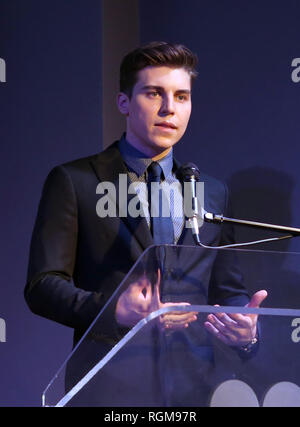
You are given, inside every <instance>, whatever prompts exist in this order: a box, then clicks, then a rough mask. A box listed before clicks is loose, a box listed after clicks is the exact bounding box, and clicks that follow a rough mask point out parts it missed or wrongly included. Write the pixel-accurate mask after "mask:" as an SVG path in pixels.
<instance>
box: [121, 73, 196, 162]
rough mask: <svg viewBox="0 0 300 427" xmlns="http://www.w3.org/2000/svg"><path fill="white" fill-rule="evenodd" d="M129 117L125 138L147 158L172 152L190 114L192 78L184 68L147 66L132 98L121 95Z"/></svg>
mask: <svg viewBox="0 0 300 427" xmlns="http://www.w3.org/2000/svg"><path fill="white" fill-rule="evenodd" d="M118 106H119V109H120V111H121V113H123V114H126V116H127V128H126V138H127V140H128V142H129V143H131V144H132V145H133V146H134V147H136V148H137V149H139V150H140V151H142V152H143V153H145V154H146V155H147V156H148V157H155V156H157V155H159V154H161V153H163V152H164V151H169V150H168V149H170V148H171V147H172V146H173V145H174V144H176V142H178V141H179V140H180V138H181V137H182V136H183V134H184V132H185V130H186V127H187V124H188V121H189V118H190V115H191V108H192V104H191V78H190V75H189V73H188V72H187V71H186V70H185V69H184V68H170V67H166V66H159V67H146V68H144V69H143V70H141V71H139V73H138V81H137V83H136V84H135V86H134V88H133V92H132V97H131V99H129V98H128V96H127V95H125V94H123V93H121V94H119V96H118Z"/></svg>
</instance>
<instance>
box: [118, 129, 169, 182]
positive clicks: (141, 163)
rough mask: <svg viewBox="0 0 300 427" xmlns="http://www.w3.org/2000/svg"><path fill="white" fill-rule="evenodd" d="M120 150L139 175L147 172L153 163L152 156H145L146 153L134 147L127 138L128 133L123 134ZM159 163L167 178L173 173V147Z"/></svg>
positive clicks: (128, 164)
mask: <svg viewBox="0 0 300 427" xmlns="http://www.w3.org/2000/svg"><path fill="white" fill-rule="evenodd" d="M119 150H120V153H121V155H122V157H123V160H124V162H125V163H126V165H127V166H128V168H129V169H131V170H132V171H133V172H135V173H136V174H137V175H138V176H142V175H143V174H144V173H145V172H146V169H147V168H148V166H150V164H151V163H152V159H151V158H149V157H145V154H144V153H142V152H141V151H139V150H138V149H137V148H135V147H133V146H132V145H131V144H130V143H129V142H128V141H127V140H126V133H124V134H123V135H122V137H121V139H120V141H119ZM158 163H159V164H160V166H161V168H162V170H163V173H164V177H165V179H166V178H167V177H168V176H169V175H170V174H171V173H172V169H173V148H172V149H171V150H170V152H169V153H168V154H167V155H166V156H165V157H163V158H162V159H160V160H159V161H158Z"/></svg>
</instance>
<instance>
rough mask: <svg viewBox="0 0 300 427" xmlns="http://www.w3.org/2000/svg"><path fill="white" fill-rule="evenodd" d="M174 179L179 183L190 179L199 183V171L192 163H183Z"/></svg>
mask: <svg viewBox="0 0 300 427" xmlns="http://www.w3.org/2000/svg"><path fill="white" fill-rule="evenodd" d="M176 177H177V178H178V179H179V181H183V182H184V181H190V180H191V178H192V177H194V179H195V180H196V181H200V171H199V169H198V166H196V165H195V164H194V163H190V162H189V163H185V164H184V165H182V166H181V167H180V168H179V169H178V170H177V172H176Z"/></svg>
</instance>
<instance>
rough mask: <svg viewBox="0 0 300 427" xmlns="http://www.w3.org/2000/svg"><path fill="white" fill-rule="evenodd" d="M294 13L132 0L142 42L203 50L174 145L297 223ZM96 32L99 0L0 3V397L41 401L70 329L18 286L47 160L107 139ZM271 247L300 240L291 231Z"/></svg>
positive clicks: (254, 205)
mask: <svg viewBox="0 0 300 427" xmlns="http://www.w3.org/2000/svg"><path fill="white" fill-rule="evenodd" d="M124 19H125V18H124ZM299 22H300V4H299V1H297V0H287V1H283V0H282V1H269V0H264V1H258V0H254V1H251V2H240V1H238V0H228V1H226V2H224V1H221V0H219V1H213V2H207V1H202V0H195V1H192V0H190V1H188V2H182V1H179V0H163V1H162V0H160V1H158V0H152V1H140V28H141V34H140V36H141V41H142V42H146V41H150V40H160V39H163V40H169V41H175V42H182V43H185V44H186V45H187V46H189V47H190V48H191V49H192V50H194V51H196V52H197V53H198V56H199V78H198V81H197V83H196V85H195V86H194V90H193V113H192V118H191V122H190V127H189V129H188V131H187V133H186V135H185V137H184V139H183V140H182V141H181V142H180V143H179V144H178V146H177V147H176V155H177V157H178V158H179V159H180V160H182V161H191V160H192V161H194V162H195V163H197V164H198V165H199V167H200V169H202V170H204V171H205V172H207V173H209V174H211V175H213V176H216V177H218V178H221V179H224V180H226V181H227V182H228V184H229V186H230V188H231V192H232V199H233V206H234V208H235V215H236V216H237V217H243V218H249V219H258V220H263V221H269V222H274V223H281V224H285V225H294V226H300V200H299V197H298V195H299V194H300V192H299V185H300V176H299V175H300V174H299V167H298V164H299V158H300V156H299V154H300V148H299V135H300V120H299V96H300V83H298V84H296V83H294V82H292V80H291V73H292V68H291V62H292V60H293V58H296V57H300V47H299V45H300V43H299V42H300V31H299ZM101 37H102V36H101V1H100V0H72V1H67V0H51V1H50V0H19V1H18V0H1V1H0V57H1V58H4V59H5V61H6V64H7V82H6V83H0V121H1V125H0V147H1V184H0V185H1V221H0V227H1V230H0V231H1V234H0V235H1V253H0V260H1V300H0V317H2V318H3V319H5V321H6V324H7V342H6V343H0V372H1V381H0V384H1V385H0V405H1V406H7V405H13V406H28V405H39V404H40V396H41V392H42V390H43V388H44V387H45V386H46V384H47V383H48V381H49V379H50V378H51V377H52V375H53V374H54V373H55V372H56V370H57V368H58V367H59V365H60V364H61V363H62V362H63V360H64V359H65V357H66V355H67V354H68V352H69V351H70V348H71V339H72V331H71V330H69V329H67V328H65V327H62V326H60V325H58V324H55V323H53V322H50V321H48V320H45V319H42V318H39V317H36V316H34V315H33V314H31V313H30V312H29V310H28V308H27V307H26V305H25V302H24V299H23V288H24V285H25V280H26V269H27V261H28V250H29V243H30V238H31V232H32V227H33V224H34V219H35V215H36V210H37V205H38V201H39V197H40V192H41V188H42V184H43V182H44V179H45V177H46V175H47V173H48V171H49V170H50V169H51V168H52V167H53V166H54V165H56V164H59V163H62V162H64V161H67V160H71V159H74V158H77V157H81V156H85V155H88V154H91V153H94V152H97V151H99V150H100V149H101V147H102V141H101V132H102V130H101ZM116 37H120V38H122V35H120V34H118V29H117V28H116ZM112 72H115V73H116V78H118V70H112ZM237 233H238V238H240V239H243V240H244V239H248V238H252V237H253V238H256V237H257V235H261V233H256V232H255V233H254V232H252V233H251V234H250V233H249V231H248V230H240V229H239V230H237ZM272 248H275V249H279V248H280V249H289V250H297V251H299V250H300V246H299V240H297V239H294V240H293V241H290V242H289V243H288V244H287V243H284V244H282V245H279V244H278V245H277V246H276V247H274V246H272Z"/></svg>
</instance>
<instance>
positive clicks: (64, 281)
mask: <svg viewBox="0 0 300 427" xmlns="http://www.w3.org/2000/svg"><path fill="white" fill-rule="evenodd" d="M195 66H196V56H195V55H194V54H193V53H192V52H190V51H189V50H188V49H187V48H186V47H184V46H182V45H175V44H169V43H165V42H153V43H150V44H148V45H146V46H143V47H141V48H138V49H136V50H135V51H133V52H131V53H129V54H128V55H127V56H126V57H125V58H124V60H123V62H122V64H121V71H120V93H119V94H118V98H117V103H118V108H119V110H120V112H121V113H122V114H124V115H125V116H126V134H124V135H123V136H122V138H121V140H120V141H118V142H115V143H114V144H113V145H111V146H110V147H109V148H107V149H106V150H105V151H104V152H102V153H100V154H97V155H94V156H90V157H88V158H84V159H79V160H76V161H73V162H70V163H66V164H64V165H62V166H58V167H56V168H54V169H53V170H52V171H51V172H50V174H49V176H48V178H47V180H46V183H45V186H44V189H43V194H42V198H41V202H40V206H39V211H38V216H37V220H36V224H35V228H34V232H33V237H32V244H31V252H30V261H29V269H28V281H27V285H26V289H25V296H26V300H27V302H28V304H29V306H30V308H31V309H32V311H33V312H35V313H37V314H39V315H42V316H45V317H47V318H49V319H52V320H55V321H57V322H60V323H62V324H64V325H67V326H70V327H72V328H74V329H75V335H74V343H77V342H78V340H79V338H80V337H81V336H82V335H83V333H84V332H85V330H86V329H87V328H88V327H89V325H90V324H91V322H92V321H93V320H94V318H95V317H96V316H97V315H98V313H99V312H100V310H101V309H102V308H103V307H104V306H105V304H106V302H107V301H108V300H109V299H110V297H111V295H112V294H113V292H114V291H115V290H116V289H117V287H118V285H119V284H120V283H121V282H122V280H123V279H124V277H125V275H126V274H127V273H128V271H129V269H130V268H131V267H132V265H133V264H134V263H135V262H136V260H137V259H138V257H139V256H140V255H141V254H142V253H143V251H145V250H146V249H147V248H148V247H149V246H151V245H153V244H155V243H160V244H161V243H172V244H174V243H176V244H179V245H193V238H192V233H191V230H190V229H187V228H186V227H185V226H184V224H185V219H184V218H183V217H181V218H180V217H179V218H178V217H177V216H176V215H174V214H173V215H171V219H172V221H171V224H170V222H169V223H168V224H167V225H166V226H165V227H171V228H169V230H171V231H169V232H168V235H167V236H166V239H167V240H168V239H170V237H171V240H168V241H167V240H163V241H159V239H160V237H161V235H160V234H159V233H158V236H156V237H154V233H155V230H154V228H155V227H156V226H155V227H154V224H153V222H152V221H153V220H152V218H151V213H150V210H149V204H148V201H147V200H146V201H145V199H146V196H145V194H140V195H139V196H140V199H141V204H142V205H143V209H144V212H146V214H145V216H144V217H138V218H133V217H130V215H129V216H127V217H121V216H116V217H108V216H106V217H105V216H103V217H101V216H99V215H98V214H97V212H96V205H97V202H98V199H99V196H98V195H97V194H96V188H97V186H98V184H99V182H100V183H101V182H102V183H103V182H110V183H113V184H114V185H115V187H116V191H117V194H118V192H119V191H120V188H119V176H120V174H126V176H127V177H128V184H129V183H130V182H143V183H147V181H149V180H150V176H151V173H152V172H151V165H152V164H153V162H155V164H157V163H158V164H159V166H160V173H161V178H160V179H161V180H162V181H167V182H169V183H172V182H174V181H178V179H177V177H176V171H177V170H178V168H179V164H178V162H177V161H176V160H175V159H174V158H173V146H174V145H175V144H176V143H177V142H178V141H179V140H180V139H181V137H182V136H183V134H184V133H185V130H186V128H187V125H188V122H189V118H190V114H191V105H192V104H191V88H192V81H193V80H194V79H195V77H196V71H195ZM201 176H202V177H203V181H204V188H205V204H206V206H205V208H206V209H207V210H210V208H212V210H213V211H217V212H226V210H227V208H228V196H227V190H226V187H225V186H224V185H223V184H222V183H220V182H218V181H217V180H215V179H213V178H211V177H208V176H206V175H204V174H203V175H201ZM117 199H118V197H117ZM173 211H176V206H173ZM165 227H163V229H164V228H165ZM200 234H201V238H202V239H203V241H204V242H205V243H206V244H207V245H214V246H216V245H218V244H224V243H225V244H226V243H231V241H232V233H231V230H230V229H227V230H226V229H225V228H224V229H223V228H222V227H216V226H215V225H212V224H205V225H204V226H203V227H202V228H201V229H200ZM203 253H204V251H203ZM200 264H201V268H202V269H203V268H204V267H205V269H206V279H205V285H203V289H204V288H205V290H204V291H203V292H202V291H201V292H200V290H199V292H198V293H197V295H196V297H195V298H194V297H193V298H194V299H193V298H191V300H189V301H186V300H183V301H178V299H177V300H176V299H175V300H174V301H168V300H167V298H166V297H163V296H161V295H159V302H158V306H159V307H160V308H163V307H168V306H172V305H178V304H194V303H198V304H201V303H202V304H205V303H207V299H208V302H209V303H214V304H221V305H223V304H224V305H245V304H248V305H250V306H252V307H258V306H259V305H260V303H261V302H262V301H263V299H264V298H265V297H266V292H265V291H259V292H258V293H256V294H255V295H254V296H253V297H252V299H251V301H250V302H249V299H248V296H247V292H246V291H245V290H244V289H243V287H242V285H241V283H240V281H239V280H238V279H237V276H235V273H234V272H233V271H232V270H234V268H233V266H229V268H228V271H229V273H228V277H229V281H226V283H225V281H224V280H223V281H222V280H219V277H218V275H220V268H219V267H218V259H216V255H215V254H211V253H210V254H205V255H203V259H202V260H201V263H200ZM198 273H199V275H200V276H201V271H200V270H199V272H198ZM160 274H161V273H160V272H158V276H159V275H160ZM228 277H227V278H228ZM144 290H145V287H139V286H136V283H132V284H131V285H129V286H128V289H126V290H124V291H123V292H122V293H120V295H118V301H117V302H116V304H115V306H114V307H115V312H114V314H113V316H110V317H109V316H108V320H107V323H106V324H103V330H102V331H101V332H102V334H103V337H104V339H105V337H110V338H111V339H115V340H116V336H117V333H118V332H116V331H117V330H118V331H120V330H121V329H122V328H123V327H125V328H126V327H131V326H133V325H134V324H136V323H137V322H138V321H139V320H140V319H142V318H143V317H145V316H146V315H147V314H149V312H150V311H151V301H149V299H148V300H147V298H148V295H149V294H147V292H146V295H145V292H144ZM192 293H193V295H194V294H195V292H194V290H193V292H192ZM196 318H197V316H196V313H189V312H180V313H178V312H173V313H172V312H171V313H168V314H166V315H165V316H162V319H161V321H162V325H163V328H165V329H168V330H175V331H176V330H177V329H186V328H187V329H189V327H190V325H192V324H193V322H195V320H196ZM114 323H115V324H114ZM204 325H205V328H206V329H207V331H209V332H210V333H211V334H213V335H214V336H215V337H217V338H218V339H220V340H221V341H223V342H224V343H226V344H228V345H230V346H235V347H236V348H244V347H245V346H248V344H249V343H250V344H251V343H253V340H254V339H255V337H256V333H257V316H252V315H249V316H244V315H241V314H232V315H226V314H223V313H219V314H214V315H213V314H211V315H209V316H208V317H207V320H206V321H205V323H204ZM120 328H121V329H120ZM247 349H248V347H247Z"/></svg>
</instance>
